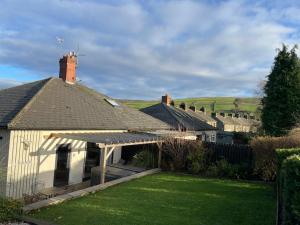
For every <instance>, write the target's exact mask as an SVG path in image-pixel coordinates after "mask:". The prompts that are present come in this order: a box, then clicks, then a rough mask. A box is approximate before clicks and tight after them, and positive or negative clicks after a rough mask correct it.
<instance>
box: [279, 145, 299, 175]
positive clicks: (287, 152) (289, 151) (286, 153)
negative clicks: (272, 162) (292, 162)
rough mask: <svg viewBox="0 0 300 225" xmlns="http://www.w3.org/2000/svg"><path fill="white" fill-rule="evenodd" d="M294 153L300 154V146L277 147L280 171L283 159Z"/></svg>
mask: <svg viewBox="0 0 300 225" xmlns="http://www.w3.org/2000/svg"><path fill="white" fill-rule="evenodd" d="M292 155H300V148H290V149H276V157H277V168H278V171H280V169H281V166H282V163H283V161H284V160H285V159H287V158H288V157H289V156H292Z"/></svg>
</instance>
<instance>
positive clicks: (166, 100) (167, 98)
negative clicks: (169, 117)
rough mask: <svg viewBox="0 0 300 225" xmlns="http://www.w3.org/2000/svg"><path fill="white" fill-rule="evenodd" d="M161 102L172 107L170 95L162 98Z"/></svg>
mask: <svg viewBox="0 0 300 225" xmlns="http://www.w3.org/2000/svg"><path fill="white" fill-rule="evenodd" d="M161 102H162V103H165V104H166V105H171V96H170V95H168V94H165V95H164V96H161Z"/></svg>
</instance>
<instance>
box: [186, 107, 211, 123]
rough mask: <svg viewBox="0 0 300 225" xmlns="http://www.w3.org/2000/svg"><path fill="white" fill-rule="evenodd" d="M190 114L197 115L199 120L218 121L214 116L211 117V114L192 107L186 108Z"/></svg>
mask: <svg viewBox="0 0 300 225" xmlns="http://www.w3.org/2000/svg"><path fill="white" fill-rule="evenodd" d="M186 111H187V112H188V113H189V114H191V115H193V116H195V117H197V118H198V119H199V120H201V121H204V122H216V120H214V119H213V118H212V117H210V116H209V115H207V114H205V113H203V112H201V111H196V112H195V111H193V110H191V109H187V110H186Z"/></svg>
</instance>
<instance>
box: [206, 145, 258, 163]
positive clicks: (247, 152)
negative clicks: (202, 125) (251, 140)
mask: <svg viewBox="0 0 300 225" xmlns="http://www.w3.org/2000/svg"><path fill="white" fill-rule="evenodd" d="M204 146H205V147H206V148H208V149H209V150H211V151H213V153H212V154H213V155H212V159H213V160H215V161H218V160H221V159H226V160H227V161H228V162H229V163H233V164H239V163H251V162H252V158H253V152H252V149H251V147H250V146H249V145H239V144H222V143H213V142H205V143H204Z"/></svg>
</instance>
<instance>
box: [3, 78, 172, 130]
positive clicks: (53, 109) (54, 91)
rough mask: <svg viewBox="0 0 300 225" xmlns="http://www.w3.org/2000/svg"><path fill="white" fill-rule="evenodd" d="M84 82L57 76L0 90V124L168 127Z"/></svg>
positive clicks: (49, 127)
mask: <svg viewBox="0 0 300 225" xmlns="http://www.w3.org/2000/svg"><path fill="white" fill-rule="evenodd" d="M110 100H111V98H109V97H107V96H105V95H103V94H101V93H98V92H96V91H94V90H92V89H90V88H87V87H86V86H84V85H81V84H78V83H75V84H68V83H66V82H64V81H63V80H61V79H59V78H48V79H45V80H41V81H36V82H33V83H29V84H25V85H21V86H17V87H13V88H9V89H5V90H1V91H0V105H1V107H0V126H1V127H4V128H9V129H41V130H54V129H56V130H67V129H69V130H87V129H89V130H94V129H95V130H157V129H169V128H170V127H169V126H168V125H167V124H166V123H163V122H161V121H159V120H157V119H155V118H153V117H151V116H149V115H146V114H144V113H142V112H140V111H138V110H135V109H131V108H129V107H127V106H124V105H122V104H121V103H118V102H116V103H117V105H114V102H110Z"/></svg>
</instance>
